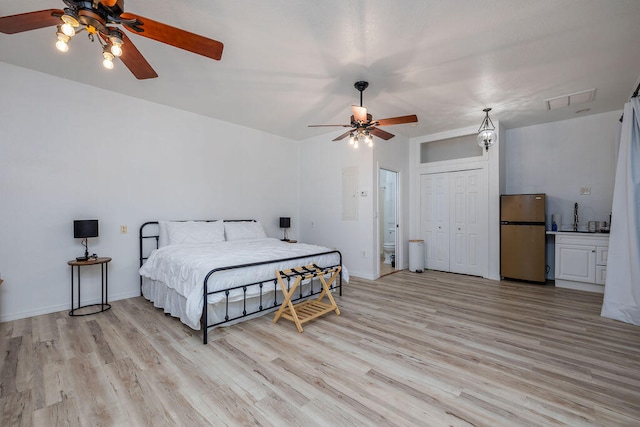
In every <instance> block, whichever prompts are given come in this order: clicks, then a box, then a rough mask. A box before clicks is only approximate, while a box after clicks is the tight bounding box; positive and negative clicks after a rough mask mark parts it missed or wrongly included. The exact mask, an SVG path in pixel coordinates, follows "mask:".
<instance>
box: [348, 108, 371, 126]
mask: <svg viewBox="0 0 640 427" xmlns="http://www.w3.org/2000/svg"><path fill="white" fill-rule="evenodd" d="M351 111H353V117H354V119H355V120H356V121H357V122H362V123H367V109H366V108H365V107H360V106H358V105H352V106H351Z"/></svg>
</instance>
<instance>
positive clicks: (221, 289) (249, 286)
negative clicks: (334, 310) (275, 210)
mask: <svg viewBox="0 0 640 427" xmlns="http://www.w3.org/2000/svg"><path fill="white" fill-rule="evenodd" d="M139 246H140V270H139V273H140V293H141V295H142V296H144V297H145V298H146V299H147V300H149V301H151V302H152V303H153V304H154V306H156V307H159V308H162V309H163V310H164V312H165V313H167V314H170V315H172V316H174V317H178V318H180V320H181V321H182V322H183V323H184V324H186V325H187V326H189V327H191V328H192V329H194V330H200V329H202V341H203V343H204V344H206V343H207V334H208V332H209V330H210V329H212V328H216V327H219V326H228V325H231V324H234V323H238V322H240V321H244V320H248V319H251V318H254V317H257V316H261V315H264V314H266V313H268V312H271V311H274V310H276V309H277V308H278V307H279V306H280V304H281V303H282V301H283V299H284V296H283V294H282V291H281V289H280V287H279V285H278V282H277V279H276V271H279V270H284V269H290V268H294V267H299V266H303V265H311V264H313V265H317V266H318V267H320V268H329V267H336V266H341V267H342V270H341V272H340V275H339V277H338V278H337V280H336V281H335V282H334V284H333V285H332V289H331V290H332V292H334V291H337V292H338V293H339V295H342V283H343V280H344V281H348V272H347V271H346V269H345V268H344V266H343V265H342V255H341V253H340V252H339V251H337V250H331V249H329V248H325V247H321V246H316V245H309V244H304V243H289V242H286V241H281V240H279V239H274V238H268V237H267V236H266V234H265V232H264V228H263V226H262V224H261V223H260V221H255V220H217V221H215V220H199V221H151V222H146V223H144V224H143V225H142V226H140V234H139ZM321 291H322V286H321V284H320V283H318V282H317V281H314V280H311V281H307V282H306V283H304V284H303V285H302V286H300V287H299V290H296V296H295V301H300V300H304V299H307V298H309V297H311V296H314V295H318V294H319V293H320V292H321ZM205 301H206V304H205Z"/></svg>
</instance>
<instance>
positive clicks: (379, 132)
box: [368, 127, 395, 141]
mask: <svg viewBox="0 0 640 427" xmlns="http://www.w3.org/2000/svg"><path fill="white" fill-rule="evenodd" d="M368 129H369V133H371V135H373V136H377V137H378V138H382V139H384V140H385V141H387V140H389V139H391V138H393V137H394V136H395V135H394V134H392V133H389V132H387V131H386V130H382V129H378V128H373V127H372V128H368Z"/></svg>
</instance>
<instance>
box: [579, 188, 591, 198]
mask: <svg viewBox="0 0 640 427" xmlns="http://www.w3.org/2000/svg"><path fill="white" fill-rule="evenodd" d="M590 194H591V187H580V195H581V196H588V195H590Z"/></svg>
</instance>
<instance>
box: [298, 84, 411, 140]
mask: <svg viewBox="0 0 640 427" xmlns="http://www.w3.org/2000/svg"><path fill="white" fill-rule="evenodd" d="M353 86H354V87H355V88H356V89H357V90H358V91H359V92H360V106H357V105H352V106H351V111H352V112H353V115H352V116H351V123H350V124H348V125H309V127H327V126H339V127H345V128H351V129H350V130H348V131H346V132H345V133H343V134H342V135H340V136H338V137H337V138H335V139H333V141H340V140H341V139H344V138H346V137H347V136H349V143H350V144H352V145H353V146H354V147H355V148H357V147H358V143H359V142H364V143H366V144H367V145H369V146H370V147H371V146H373V138H372V135H373V136H377V137H378V138H382V139H384V140H389V139H391V138H393V137H394V136H395V135H394V134H392V133H389V132H387V131H384V130H382V129H378V127H380V126H391V125H402V124H405V123H416V122H417V121H418V116H416V115H415V114H412V115H409V116H400V117H392V118H388V119H379V120H373V116H372V115H371V114H369V113H367V109H366V108H365V107H363V106H362V92H364V90H365V89H366V88H367V87H369V82H365V81H359V82H355V84H354V85H353Z"/></svg>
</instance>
